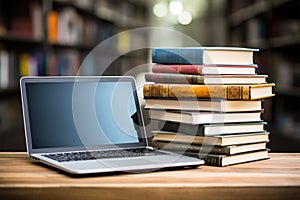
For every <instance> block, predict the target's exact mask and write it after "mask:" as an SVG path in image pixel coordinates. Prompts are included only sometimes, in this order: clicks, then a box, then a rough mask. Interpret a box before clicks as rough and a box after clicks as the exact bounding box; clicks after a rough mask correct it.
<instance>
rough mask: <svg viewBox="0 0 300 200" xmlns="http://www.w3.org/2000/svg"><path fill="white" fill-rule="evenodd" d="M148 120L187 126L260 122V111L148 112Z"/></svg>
mask: <svg viewBox="0 0 300 200" xmlns="http://www.w3.org/2000/svg"><path fill="white" fill-rule="evenodd" d="M149 117H150V119H159V120H164V121H172V122H179V123H187V124H215V123H237V122H257V121H262V120H261V111H255V112H196V111H165V110H154V109H150V110H149Z"/></svg>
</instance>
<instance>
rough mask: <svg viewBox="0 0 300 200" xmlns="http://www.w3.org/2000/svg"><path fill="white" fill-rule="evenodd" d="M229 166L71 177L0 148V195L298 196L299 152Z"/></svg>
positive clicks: (59, 196)
mask: <svg viewBox="0 0 300 200" xmlns="http://www.w3.org/2000/svg"><path fill="white" fill-rule="evenodd" d="M270 157H271V159H269V160H263V161H257V162H251V163H246V164H239V165H234V166H230V167H223V168H220V167H209V166H201V167H199V168H197V169H188V170H176V171H175V170H173V171H160V172H152V173H144V174H110V175H105V176H103V175H102V176H101V175H97V176H89V177H79V178H78V177H71V176H68V175H66V174H63V173H60V172H59V171H56V170H53V169H50V168H47V167H45V166H43V165H40V164H37V163H35V162H34V161H31V160H30V159H28V158H27V157H26V155H25V154H24V153H0V199H3V200H4V199H57V200H58V199H96V198H97V199H134V200H139V199H141V200H142V199H155V200H156V199H289V200H291V199H300V154H298V153H297V154H270Z"/></svg>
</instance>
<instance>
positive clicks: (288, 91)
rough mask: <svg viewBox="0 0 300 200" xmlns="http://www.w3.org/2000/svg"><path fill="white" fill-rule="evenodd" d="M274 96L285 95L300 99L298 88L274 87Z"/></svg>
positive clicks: (299, 88) (299, 89)
mask: <svg viewBox="0 0 300 200" xmlns="http://www.w3.org/2000/svg"><path fill="white" fill-rule="evenodd" d="M274 90H275V94H276V95H285V96H291V97H299V98H300V87H275V89H274Z"/></svg>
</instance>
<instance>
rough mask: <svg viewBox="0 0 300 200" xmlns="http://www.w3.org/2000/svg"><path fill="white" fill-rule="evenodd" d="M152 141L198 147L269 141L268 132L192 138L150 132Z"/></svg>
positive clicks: (162, 132)
mask: <svg viewBox="0 0 300 200" xmlns="http://www.w3.org/2000/svg"><path fill="white" fill-rule="evenodd" d="M152 133H153V135H154V136H153V140H157V141H166V142H178V143H188V144H199V145H214V146H230V145H242V144H253V143H262V142H268V141H269V133H268V132H258V133H251V134H250V133H247V134H234V135H220V136H193V135H187V134H182V133H175V132H170V131H152Z"/></svg>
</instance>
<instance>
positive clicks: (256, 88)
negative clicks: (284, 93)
mask: <svg viewBox="0 0 300 200" xmlns="http://www.w3.org/2000/svg"><path fill="white" fill-rule="evenodd" d="M273 86H275V84H274V83H267V84H257V85H188V84H162V83H161V84H160V83H155V84H145V85H144V88H143V89H144V90H143V93H144V98H207V99H209V98H219V99H228V100H256V99H263V98H267V97H272V96H274V94H273V93H272V87H273Z"/></svg>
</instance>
